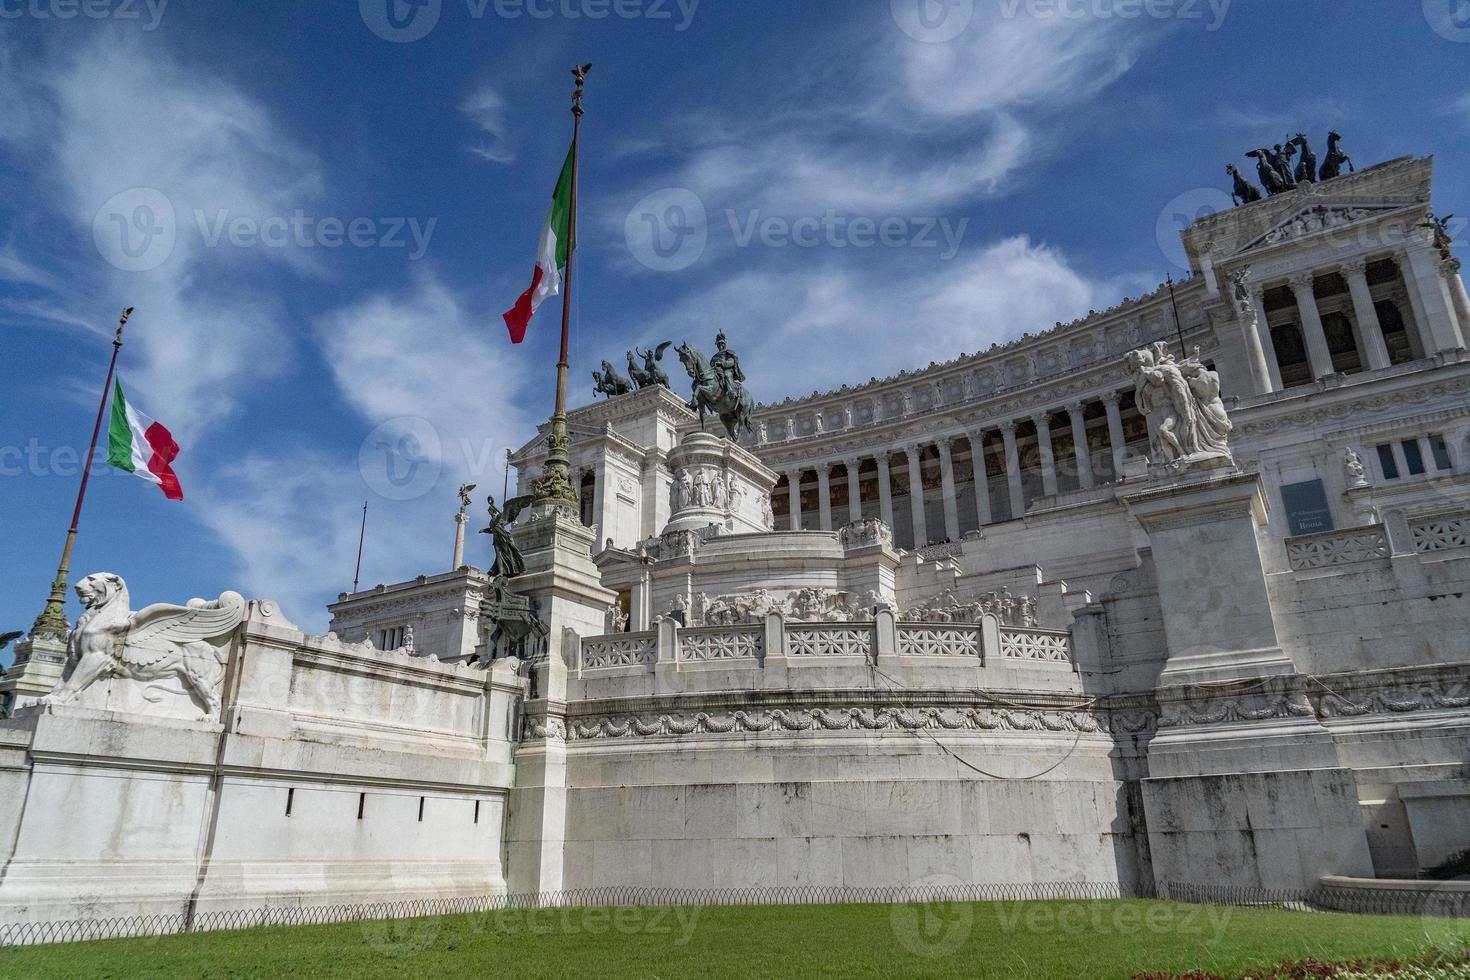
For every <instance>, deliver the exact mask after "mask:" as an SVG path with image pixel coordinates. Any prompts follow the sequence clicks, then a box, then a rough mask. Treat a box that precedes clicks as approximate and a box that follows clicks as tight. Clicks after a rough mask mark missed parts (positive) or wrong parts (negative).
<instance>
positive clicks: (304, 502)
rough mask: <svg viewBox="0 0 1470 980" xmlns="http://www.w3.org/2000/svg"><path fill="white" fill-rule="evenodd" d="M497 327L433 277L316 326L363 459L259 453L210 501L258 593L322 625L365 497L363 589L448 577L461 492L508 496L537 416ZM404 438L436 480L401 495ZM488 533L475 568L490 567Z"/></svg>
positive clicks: (217, 487) (210, 513)
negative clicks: (395, 458)
mask: <svg viewBox="0 0 1470 980" xmlns="http://www.w3.org/2000/svg"><path fill="white" fill-rule="evenodd" d="M497 326H498V323H490V322H488V321H487V318H484V317H481V316H479V315H477V314H474V313H471V312H470V311H468V310H466V309H465V307H464V305H463V303H462V302H461V301H460V300H459V298H458V297H456V296H455V295H454V294H453V293H452V292H451V291H450V290H449V289H448V288H446V287H445V286H444V285H443V284H441V283H440V282H439V281H438V280H436V279H435V278H433V276H432V274H428V273H425V274H424V275H422V276H421V278H420V279H419V281H417V282H416V283H415V284H413V285H412V286H410V287H409V288H406V289H404V290H402V291H399V292H384V293H379V294H376V295H372V296H368V297H365V298H363V299H361V300H360V301H358V302H354V303H353V304H351V305H350V306H346V307H343V308H340V309H337V310H334V311H332V312H330V313H328V314H326V315H323V316H321V317H319V318H317V320H316V323H315V335H316V339H317V341H318V342H319V344H320V345H321V348H322V352H323V356H324V359H325V360H326V362H327V363H328V364H329V365H330V367H331V371H332V379H333V381H335V383H336V386H337V388H338V390H339V391H340V392H341V394H342V395H343V397H344V398H345V399H346V400H347V402H348V404H349V405H351V406H352V408H353V409H355V410H356V411H357V412H358V413H359V414H360V416H361V417H362V419H363V420H364V424H363V425H362V427H361V430H360V432H359V433H358V435H359V437H360V438H361V439H362V442H363V444H364V447H365V448H364V449H363V450H361V451H358V452H357V453H355V454H354V453H353V452H351V451H348V452H346V453H344V452H343V451H342V450H341V449H326V448H311V449H307V448H304V447H303V448H297V449H295V450H293V451H291V452H290V453H289V454H288V455H287V456H286V457H285V458H282V457H281V456H280V455H279V454H270V455H267V454H265V453H257V454H254V456H253V457H252V458H249V459H247V460H246V461H244V462H243V463H242V464H241V465H240V466H239V467H238V468H236V469H234V470H231V471H229V472H226V473H222V474H219V477H218V479H217V480H212V481H211V484H210V485H209V486H207V487H205V488H204V489H203V490H202V492H201V493H200V494H199V496H200V499H201V501H202V503H203V504H204V507H203V511H204V514H205V519H206V520H207V522H208V523H209V525H210V526H211V527H212V528H213V530H214V531H215V532H216V533H217V534H218V535H219V536H220V537H221V538H222V539H223V540H225V541H226V542H227V543H228V544H230V545H231V546H232V547H233V548H234V550H235V551H236V552H237V553H238V554H239V556H240V563H241V569H240V570H241V575H242V577H243V582H244V584H245V586H246V588H248V589H249V590H250V591H251V592H252V593H253V594H258V595H268V596H273V597H275V598H277V599H280V600H281V601H282V602H284V603H285V604H286V611H287V613H288V614H290V615H291V616H293V617H295V618H296V621H297V622H298V623H300V624H301V625H302V626H303V627H307V628H311V629H321V628H323V626H324V623H325V617H324V616H323V615H321V614H320V612H319V611H320V610H321V608H322V606H323V604H324V603H326V602H328V601H331V600H332V599H333V598H334V597H335V596H336V594H337V593H338V592H339V591H342V590H345V589H347V588H349V586H350V585H351V578H350V572H351V569H352V564H353V560H354V555H355V551H356V548H357V528H358V520H359V518H360V516H361V507H362V502H363V501H364V500H368V501H370V512H369V518H368V546H367V551H366V554H367V557H366V558H365V559H364V572H363V575H364V582H363V584H364V586H371V585H373V584H375V583H377V582H393V581H402V580H404V579H408V578H412V577H413V576H414V575H418V574H420V573H423V572H425V571H433V570H435V569H442V570H445V571H447V570H448V568H449V558H450V549H451V545H452V542H453V534H454V524H453V522H452V520H451V519H450V518H451V515H452V514H453V513H454V509H455V507H456V506H457V504H458V501H457V499H456V497H455V495H454V490H455V488H456V487H458V486H459V485H460V484H461V483H477V484H478V485H479V490H478V491H477V493H476V496H477V497H478V498H480V499H483V496H484V495H485V494H487V493H493V494H495V495H496V497H499V496H500V493H501V486H502V480H503V478H504V467H505V452H506V450H507V449H508V448H514V447H515V445H518V444H519V442H520V440H521V439H522V438H523V437H524V435H525V433H527V432H528V431H531V429H532V428H533V425H532V422H533V418H534V416H535V415H536V414H537V413H536V412H534V411H532V410H529V409H527V408H526V405H527V397H526V393H525V392H524V391H523V390H522V387H521V383H520V382H519V381H518V380H517V379H518V378H521V377H522V376H523V372H520V371H517V370H514V369H510V368H509V366H508V362H509V361H510V360H511V359H512V358H515V357H518V356H523V355H521V354H520V353H519V352H514V353H507V350H506V347H505V345H504V344H503V343H502V342H501V340H500V338H501V334H500V333H499V332H498V331H497V330H495V329H493V328H494V327H497ZM537 407H538V408H539V407H541V406H539V405H538V406H537ZM404 434H409V435H412V436H414V437H415V442H414V444H413V450H412V451H413V454H414V456H415V459H417V460H418V461H419V462H420V463H421V464H422V465H423V466H424V467H425V470H424V475H423V478H422V479H417V478H415V479H414V481H413V482H412V483H409V484H404V485H403V486H402V487H401V488H395V487H394V486H392V485H391V484H390V483H388V482H386V481H387V476H386V472H387V471H386V467H387V466H389V465H391V464H390V462H389V460H388V459H387V457H386V456H385V455H384V451H383V450H384V449H385V448H386V449H389V450H391V449H393V448H394V446H396V445H397V444H398V441H399V439H400V438H401V437H402V436H403V435H404ZM416 465H417V464H416ZM396 489H402V491H403V492H402V493H396V492H395V490H396ZM385 491H386V492H387V496H385ZM395 498H405V499H395ZM478 518H479V515H478V514H477V515H475V519H476V520H478ZM477 526H478V525H472V526H471V533H470V535H469V537H470V541H469V542H468V545H467V548H468V555H469V557H468V559H467V560H469V561H470V562H471V563H472V564H479V565H480V566H481V567H486V566H487V564H488V552H487V551H486V550H485V548H486V546H484V545H483V540H484V539H480V538H478V537H477V536H476V535H475V534H474V527H477Z"/></svg>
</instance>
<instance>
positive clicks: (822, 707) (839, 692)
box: [0, 89, 1470, 921]
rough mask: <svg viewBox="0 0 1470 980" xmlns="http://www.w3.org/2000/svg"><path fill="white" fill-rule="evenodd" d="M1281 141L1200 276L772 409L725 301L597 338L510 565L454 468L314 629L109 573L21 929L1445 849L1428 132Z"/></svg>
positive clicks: (49, 701) (1466, 624) (65, 661)
mask: <svg viewBox="0 0 1470 980" xmlns="http://www.w3.org/2000/svg"><path fill="white" fill-rule="evenodd" d="M579 91H580V89H579ZM1303 147H1304V148H1305V141H1303ZM1232 170H1234V168H1232ZM1258 171H1259V173H1260V174H1261V180H1262V183H1263V185H1264V186H1263V187H1262V188H1260V189H1258V188H1257V187H1256V186H1255V185H1254V184H1252V183H1249V182H1247V181H1245V180H1244V179H1243V178H1241V176H1240V172H1239V171H1234V175H1235V180H1236V193H1237V195H1238V198H1239V200H1240V201H1241V203H1240V206H1238V207H1236V208H1234V209H1232V210H1228V211H1225V212H1222V213H1218V214H1214V215H1212V216H1209V217H1206V218H1203V219H1201V220H1199V221H1197V222H1196V223H1194V224H1193V225H1192V226H1191V227H1189V228H1188V229H1187V230H1186V231H1185V232H1184V233H1183V240H1184V246H1185V249H1186V251H1187V254H1188V256H1189V261H1190V264H1191V266H1192V270H1193V271H1192V275H1191V276H1190V277H1189V278H1188V279H1187V280H1186V281H1184V282H1182V283H1179V284H1178V285H1177V286H1175V287H1173V289H1172V293H1171V291H1170V289H1169V288H1163V289H1160V290H1159V291H1157V292H1154V293H1152V294H1150V295H1147V296H1144V297H1141V298H1138V299H1127V300H1124V301H1123V302H1121V303H1120V304H1119V305H1118V306H1116V307H1114V308H1112V309H1109V310H1105V311H1102V312H1096V313H1093V314H1090V315H1089V316H1087V317H1086V318H1084V319H1082V320H1079V321H1077V322H1074V323H1069V324H1057V325H1056V326H1055V327H1054V328H1052V329H1050V330H1046V331H1044V332H1042V333H1039V334H1026V335H1025V336H1023V337H1022V338H1021V339H1019V340H1017V341H1015V342H1013V343H1009V344H1006V345H1003V346H995V347H992V348H991V349H989V350H986V351H980V352H978V353H960V352H956V357H955V358H954V359H953V360H951V361H948V362H946V363H943V364H934V365H931V366H930V367H929V368H927V369H924V370H919V371H912V372H905V373H901V374H899V375H896V376H894V377H890V378H885V379H871V380H863V379H861V378H853V379H852V382H851V383H850V384H849V385H846V386H844V387H842V388H841V389H840V390H837V391H830V392H817V393H813V394H811V395H809V396H806V397H802V398H794V399H788V400H786V401H783V402H781V403H779V404H769V405H760V404H754V403H753V402H752V401H751V399H750V396H749V393H748V391H747V390H746V388H745V384H744V381H745V378H744V369H743V368H742V366H741V363H740V347H741V345H742V344H748V343H749V342H750V341H749V339H748V338H743V337H740V336H738V335H734V334H733V333H732V335H730V336H729V337H726V336H724V335H722V334H720V333H719V329H720V327H721V325H720V324H691V325H690V332H689V334H688V337H687V338H684V337H681V338H676V339H677V340H679V341H681V342H680V343H677V344H675V343H672V342H671V343H658V344H656V345H655V346H654V347H653V348H652V349H649V350H641V349H640V350H637V351H633V352H628V353H627V363H628V364H629V367H630V368H631V369H632V370H631V371H630V372H629V375H628V376H626V377H625V376H624V374H623V372H622V371H621V370H619V369H618V367H616V366H615V365H617V364H621V363H622V361H623V357H622V354H621V353H620V352H612V351H605V352H601V353H600V355H599V357H600V358H601V357H606V358H608V360H607V361H604V363H603V367H602V369H601V370H599V371H598V372H597V375H598V376H597V384H598V389H599V391H600V392H601V393H602V394H604V395H606V396H607V397H605V398H604V399H603V400H601V401H598V402H596V403H594V404H590V405H587V406H585V407H582V408H578V409H575V410H572V411H569V412H566V413H564V414H563V413H561V412H559V413H558V414H557V416H555V417H554V418H553V420H552V421H551V422H550V423H548V424H547V425H546V426H545V427H543V429H542V430H541V431H540V432H539V433H537V435H536V437H535V438H533V439H531V440H530V441H529V442H527V443H526V444H525V445H524V446H523V447H521V448H520V449H519V450H518V451H517V452H515V453H514V455H513V463H514V466H515V468H516V471H517V474H518V485H519V494H518V495H516V496H514V497H513V499H512V500H509V501H505V500H502V501H499V502H497V501H494V500H491V501H490V502H489V509H490V526H489V528H487V530H488V531H489V532H490V534H489V535H488V536H485V537H481V536H476V537H477V538H478V540H477V541H476V542H474V543H475V544H476V545H478V547H476V548H474V549H473V553H474V554H479V553H481V552H483V553H484V554H485V555H486V556H487V560H485V561H480V562H479V565H488V566H489V568H488V571H482V570H481V568H480V567H478V566H477V565H476V564H474V563H467V562H466V542H465V529H466V525H467V523H468V522H469V520H470V516H469V515H470V513H471V507H472V506H473V498H472V497H471V495H470V489H471V488H466V489H465V491H464V493H463V495H462V501H461V507H460V510H459V513H458V515H457V516H456V519H455V524H454V526H453V528H452V530H453V531H454V532H455V534H456V538H455V545H454V549H453V560H452V562H451V563H450V567H444V568H432V569H424V574H423V575H422V576H420V577H418V578H417V579H415V580H412V581H407V582H402V583H398V584H392V585H380V586H377V587H375V588H370V589H367V590H363V591H359V592H355V593H352V594H343V595H342V596H341V597H340V600H339V601H338V602H336V603H335V604H333V605H332V606H331V614H332V632H331V633H330V634H328V635H326V636H306V635H303V633H302V632H301V631H300V630H299V629H297V628H296V627H295V626H294V625H293V624H292V623H291V621H290V619H289V618H288V616H287V614H286V612H285V611H283V610H282V609H280V608H279V606H278V605H277V604H276V603H275V602H272V601H269V600H266V599H254V600H247V599H245V598H243V597H241V596H238V595H235V594H233V593H227V594H226V595H224V596H222V597H220V598H219V599H218V600H216V601H214V602H211V603H196V604H193V605H190V606H179V607H173V609H172V611H171V612H167V615H166V616H164V615H163V614H161V613H158V612H154V613H152V614H151V616H150V617H145V616H142V614H140V615H139V616H136V617H131V618H130V616H129V613H130V610H131V606H130V605H129V603H130V601H131V600H130V599H129V595H128V592H127V589H126V584H125V583H124V582H123V581H122V580H121V579H120V578H118V577H117V576H109V575H106V574H99V575H92V576H89V577H87V578H86V579H84V580H83V582H82V584H81V586H80V587H79V592H80V593H81V597H82V598H83V600H84V602H85V603H86V604H87V606H88V609H89V612H88V613H87V614H86V615H85V616H83V617H82V619H81V620H80V621H79V622H78V623H76V624H75V625H74V626H73V627H71V628H70V630H69V632H68V633H66V634H65V635H42V634H38V635H33V636H32V637H30V638H28V639H26V640H24V641H22V643H21V646H20V659H19V661H18V664H17V667H16V668H15V669H14V670H13V671H12V672H11V674H10V676H9V677H8V678H6V679H5V681H4V683H3V685H0V690H3V691H4V692H5V696H6V698H7V699H8V703H9V706H10V709H11V712H10V713H11V715H12V717H11V718H10V720H8V721H5V722H3V723H0V759H3V761H4V764H3V765H0V801H8V802H5V803H0V849H3V858H4V860H5V862H6V865H5V866H6V872H5V875H4V877H3V879H0V910H3V911H4V914H5V918H6V921H44V920H57V919H72V918H79V917H84V916H86V915H91V914H97V913H98V912H99V910H100V911H101V912H104V913H108V914H113V913H159V912H176V911H179V910H181V909H185V908H187V909H189V910H190V911H191V913H192V912H193V911H195V910H197V911H199V912H200V913H204V912H208V911H211V910H223V909H232V908H254V907H257V906H261V905H266V904H298V905H315V904H324V903H329V902H357V901H373V900H387V899H402V898H414V897H426V896H433V897H446V896H449V897H453V896H483V895H501V894H509V895H512V896H528V895H534V894H544V893H567V892H574V891H576V890H579V889H588V888H602V887H627V888H653V887H660V888H689V889H694V888H732V887H748V886H788V885H816V886H827V887H831V888H835V889H853V890H856V889H860V888H865V887H871V886H902V885H905V884H908V883H912V882H915V881H928V880H931V879H933V880H938V881H945V882H954V883H958V884H962V885H963V884H976V883H1026V882H1069V883H1076V884H1079V885H1080V884H1088V885H1096V886H1098V887H1100V888H1111V889H1116V890H1117V891H1119V892H1122V893H1133V892H1147V893H1152V892H1153V891H1154V890H1155V889H1156V888H1158V887H1162V886H1176V885H1178V884H1181V883H1184V884H1190V885H1235V886H1249V887H1266V888H1303V887H1310V886H1313V885H1315V884H1317V883H1318V882H1320V881H1322V880H1324V879H1328V880H1332V881H1335V882H1338V883H1339V884H1340V885H1341V886H1342V887H1343V888H1348V889H1350V888H1369V887H1371V886H1372V885H1373V884H1374V880H1375V879H1404V878H1413V877H1415V876H1417V875H1419V874H1420V873H1421V872H1425V871H1427V870H1429V869H1433V868H1435V867H1436V866H1438V865H1441V864H1443V863H1444V862H1446V861H1449V860H1450V859H1452V858H1453V857H1454V856H1455V855H1456V854H1457V853H1458V852H1459V851H1461V850H1463V849H1464V848H1465V846H1466V839H1465V835H1464V828H1465V827H1466V826H1470V779H1467V774H1466V769H1465V765H1466V759H1467V758H1470V599H1467V595H1470V408H1467V405H1470V401H1467V395H1470V355H1467V353H1466V350H1465V342H1464V337H1465V331H1466V330H1467V329H1470V301H1467V297H1466V291H1465V286H1464V283H1463V280H1462V278H1461V276H1460V261H1459V259H1457V258H1456V257H1455V256H1454V255H1453V254H1452V249H1451V246H1450V241H1449V236H1448V234H1447V233H1446V230H1445V226H1444V222H1442V221H1441V220H1439V219H1438V218H1437V217H1436V216H1435V215H1434V213H1433V164H1432V161H1431V160H1429V159H1419V158H1414V157H1403V158H1401V159H1396V160H1391V161H1389V162H1386V163H1382V164H1379V165H1376V166H1370V167H1365V168H1362V169H1359V170H1357V171H1356V172H1350V167H1349V166H1347V165H1346V155H1345V153H1343V151H1342V146H1341V138H1340V137H1337V136H1336V134H1334V137H1333V138H1332V139H1331V141H1330V150H1329V153H1328V155H1327V156H1326V157H1325V158H1324V161H1323V164H1322V167H1321V169H1320V170H1318V168H1317V167H1316V166H1315V165H1314V166H1313V167H1312V168H1310V170H1309V171H1308V172H1307V174H1306V176H1305V178H1304V177H1303V175H1302V172H1301V169H1300V168H1298V170H1297V173H1296V174H1295V179H1291V178H1292V176H1293V175H1292V174H1290V173H1286V171H1285V170H1283V166H1282V160H1281V159H1280V158H1273V159H1265V158H1262V159H1260V160H1259V161H1258ZM1176 309H1177V316H1176ZM980 315H983V313H978V312H977V316H980ZM1026 326H1027V325H1025V324H1015V325H1013V327H1014V332H1016V333H1019V332H1020V331H1022V330H1024V329H1025V328H1026ZM710 341H714V346H713V347H710V346H707V345H708V344H709V342H710ZM445 530H446V536H445V538H446V539H445V544H446V548H445V551H446V553H447V552H449V550H450V549H449V547H448V544H449V532H450V530H451V527H450V526H449V524H448V523H447V522H446V527H445ZM492 545H493V548H494V551H495V561H494V564H493V565H489V562H488V554H489V549H490V547H491V546H492ZM471 561H473V559H472V560H471ZM160 616H163V619H160V618H159V617H160ZM103 624H111V625H110V626H107V628H108V629H112V630H114V632H113V633H111V634H106V633H101V632H99V630H101V629H102V628H103ZM148 624H152V625H148ZM114 638H115V642H114ZM58 812H70V813H76V812H85V813H86V819H85V820H80V821H67V822H65V823H64V824H63V823H59V822H58V821H56V820H55V814H57V813H58ZM201 841H204V842H205V843H204V844H202V845H201V844H200V842H201Z"/></svg>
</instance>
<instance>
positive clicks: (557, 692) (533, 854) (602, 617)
mask: <svg viewBox="0 0 1470 980" xmlns="http://www.w3.org/2000/svg"><path fill="white" fill-rule="evenodd" d="M513 533H514V535H515V540H516V545H517V546H518V547H519V548H520V549H521V552H522V554H523V555H524V556H525V559H526V572H525V574H524V575H522V576H520V577H518V578H516V579H515V580H514V583H513V584H514V588H515V590H516V591H517V592H519V593H521V594H522V595H528V596H531V597H532V598H534V599H535V600H536V601H537V603H538V606H539V609H540V615H541V620H542V622H544V623H545V624H546V625H547V627H548V628H549V629H550V631H551V633H550V637H549V639H548V649H547V653H546V656H545V658H544V659H539V660H533V661H531V662H530V663H529V664H527V668H526V669H527V670H528V672H529V673H530V675H531V687H530V694H529V700H528V701H527V703H526V709H525V718H526V738H525V739H524V740H523V741H522V742H521V744H520V746H519V747H518V749H517V751H516V781H515V787H514V788H513V789H512V790H511V794H510V817H509V821H508V829H507V834H506V851H507V858H508V860H507V862H506V867H507V869H508V870H509V871H510V874H509V876H508V880H507V885H508V887H509V890H510V892H511V894H515V895H533V894H544V893H548V892H559V891H561V890H562V882H563V873H562V870H563V869H562V860H563V852H564V849H565V844H566V811H567V785H566V738H565V736H566V722H565V713H566V697H567V671H568V665H569V664H571V663H572V662H573V658H575V656H576V653H577V649H576V647H577V643H578V638H579V637H582V636H600V635H602V634H603V633H605V632H606V615H607V608H608V606H610V605H612V603H613V602H615V601H616V600H617V593H615V592H613V591H612V590H610V589H605V588H603V587H602V576H601V574H600V573H599V572H598V570H597V566H596V564H594V563H593V561H592V541H593V532H592V530H591V529H590V528H587V527H584V526H583V525H582V524H581V522H580V521H578V520H577V519H576V518H575V517H573V516H571V515H570V514H568V513H566V512H565V511H560V510H557V509H555V508H551V507H542V506H538V507H534V508H532V509H531V510H530V511H529V512H528V513H527V514H526V515H525V516H524V517H523V518H522V519H521V522H520V523H518V524H517V525H516V528H515V530H514V532H513Z"/></svg>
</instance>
